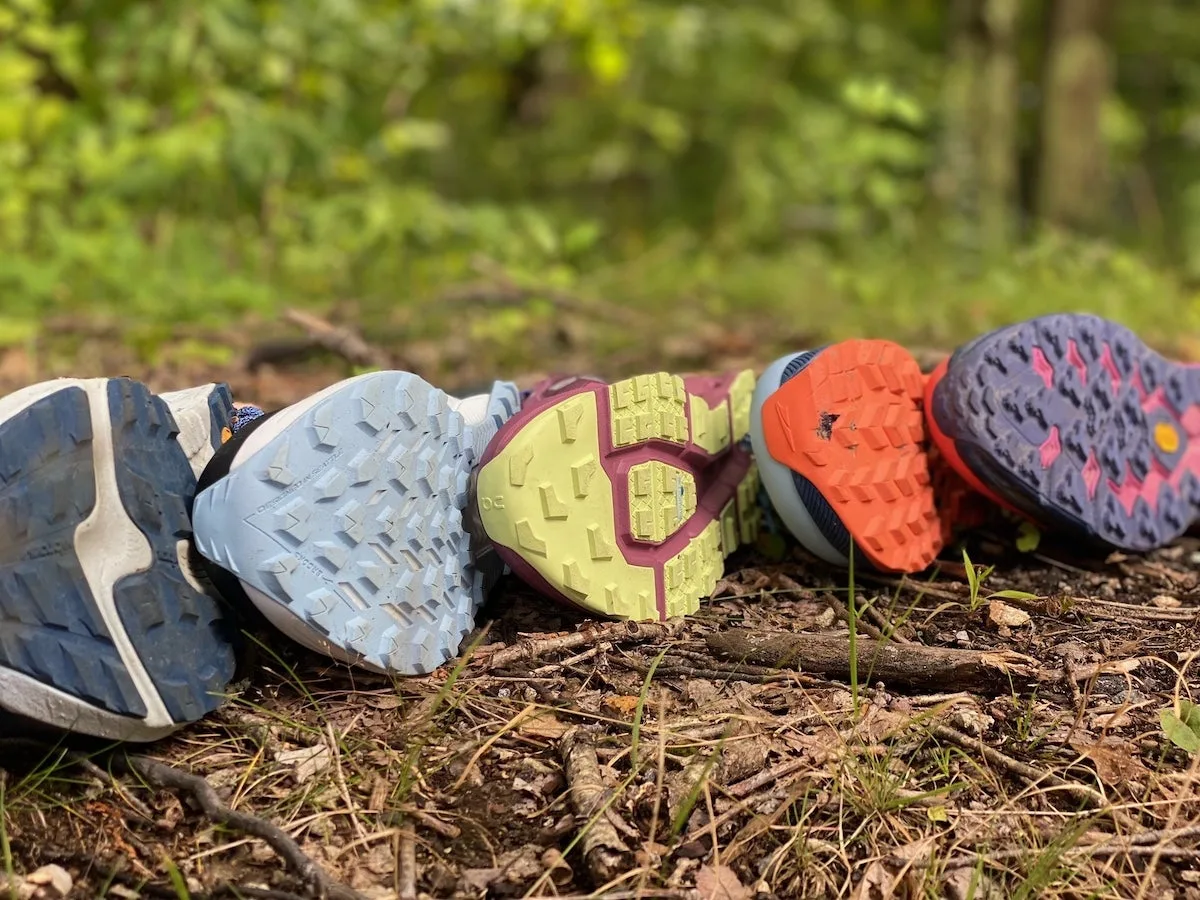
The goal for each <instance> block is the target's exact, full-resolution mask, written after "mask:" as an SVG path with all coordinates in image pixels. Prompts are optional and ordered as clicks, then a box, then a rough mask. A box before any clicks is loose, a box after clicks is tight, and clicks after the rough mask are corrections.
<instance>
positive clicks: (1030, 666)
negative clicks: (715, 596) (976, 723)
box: [707, 629, 1039, 691]
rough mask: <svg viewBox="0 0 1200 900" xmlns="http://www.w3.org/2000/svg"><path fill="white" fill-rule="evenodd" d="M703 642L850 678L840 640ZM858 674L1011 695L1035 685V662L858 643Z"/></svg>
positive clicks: (737, 655)
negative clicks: (1012, 691)
mask: <svg viewBox="0 0 1200 900" xmlns="http://www.w3.org/2000/svg"><path fill="white" fill-rule="evenodd" d="M707 641H708V647H709V649H710V650H712V651H713V652H714V653H716V654H718V655H720V656H724V657H726V658H729V659H736V660H739V661H741V660H747V661H749V662H752V663H757V664H760V665H765V666H774V667H776V668H787V669H798V670H800V671H801V672H810V673H816V674H820V675H825V676H827V677H831V678H838V679H841V680H845V679H847V678H849V676H850V641H849V639H848V638H846V637H843V636H841V635H834V634H791V633H790V632H785V631H774V632H771V631H767V632H761V631H750V630H749V629H735V630H731V631H722V632H718V633H716V634H710V635H708V637H707ZM858 672H859V674H860V675H862V676H863V680H864V681H870V682H876V681H882V682H884V683H886V684H889V685H894V686H904V687H909V688H915V689H918V690H937V689H943V688H947V687H952V688H955V689H957V690H977V691H984V690H986V691H1009V690H1011V689H1012V688H1013V687H1019V686H1020V687H1028V686H1031V685H1032V684H1036V683H1037V681H1038V680H1039V679H1038V668H1037V662H1036V661H1035V660H1033V659H1031V658H1030V657H1028V656H1024V655H1022V654H1020V653H1013V652H1011V651H1009V650H958V649H954V648H948V647H926V646H924V645H922V644H903V645H900V644H890V643H884V642H881V641H869V640H861V639H860V640H859V642H858Z"/></svg>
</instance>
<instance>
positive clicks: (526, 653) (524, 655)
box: [478, 620, 683, 669]
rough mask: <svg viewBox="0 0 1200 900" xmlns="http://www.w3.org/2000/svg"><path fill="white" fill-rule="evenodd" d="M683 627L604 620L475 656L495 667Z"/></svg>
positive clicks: (661, 635)
mask: <svg viewBox="0 0 1200 900" xmlns="http://www.w3.org/2000/svg"><path fill="white" fill-rule="evenodd" d="M682 627H683V622H682V621H680V620H673V621H671V622H606V623H604V624H602V625H592V624H588V625H585V626H584V627H583V628H582V629H580V630H579V631H575V632H572V633H571V634H555V635H550V636H534V637H530V638H525V639H524V640H522V641H518V642H517V643H516V644H513V645H512V646H511V647H506V648H504V649H503V650H497V651H496V652H495V653H493V654H491V655H490V656H480V657H478V659H479V662H480V664H482V665H484V666H486V667H487V668H489V669H498V668H501V667H503V666H508V665H512V664H513V663H515V662H521V661H523V660H527V659H541V658H542V657H544V656H548V655H549V654H551V653H556V652H558V651H559V650H578V649H580V648H582V647H590V646H592V645H595V644H600V643H603V642H605V641H608V642H611V643H613V644H632V643H639V642H642V641H660V640H665V639H667V638H669V637H671V636H672V635H673V634H675V633H677V632H678V631H679V630H680V628H682Z"/></svg>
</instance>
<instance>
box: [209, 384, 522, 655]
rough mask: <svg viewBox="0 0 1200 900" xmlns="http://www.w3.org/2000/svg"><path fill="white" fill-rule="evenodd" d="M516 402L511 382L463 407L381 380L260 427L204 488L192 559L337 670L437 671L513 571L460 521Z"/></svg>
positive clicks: (217, 460)
mask: <svg viewBox="0 0 1200 900" xmlns="http://www.w3.org/2000/svg"><path fill="white" fill-rule="evenodd" d="M519 404H520V396H519V394H518V392H517V389H516V387H515V386H514V385H512V384H508V383H506V382H497V383H496V384H495V385H494V387H493V388H492V391H491V394H490V395H482V396H476V397H469V398H467V399H465V400H458V399H455V398H453V397H449V396H447V395H446V394H444V393H443V392H442V391H439V390H437V389H435V388H433V387H431V386H430V385H429V384H427V383H426V382H424V381H422V380H421V379H420V378H419V377H417V376H416V375H412V374H410V373H407V372H372V373H369V374H366V375H360V376H358V377H356V378H350V379H348V380H346V381H342V382H339V383H338V384H335V385H332V386H331V387H329V388H327V389H325V390H323V391H321V392H320V393H318V394H315V395H313V396H311V397H309V398H307V399H306V400H302V401H300V402H299V403H296V404H294V405H292V406H289V407H287V408H286V409H283V410H280V411H278V412H275V413H271V414H268V415H265V416H262V417H261V418H258V419H256V420H255V421H252V422H250V423H249V424H248V425H247V426H246V427H245V428H243V429H241V430H240V431H238V432H237V434H235V435H234V437H233V438H232V439H231V440H229V441H227V442H226V443H225V444H224V445H223V446H222V447H221V449H220V451H218V453H217V454H216V456H214V457H213V460H212V462H211V463H210V464H209V466H208V468H207V469H206V470H205V472H204V474H203V476H202V477H201V479H200V487H199V491H198V496H197V498H196V507H195V512H194V515H193V521H194V525H195V531H196V545H197V547H199V549H200V552H201V553H202V554H203V555H204V556H205V557H206V558H207V559H208V560H210V561H212V563H214V564H215V565H216V566H217V567H219V569H217V570H215V571H213V580H214V581H215V582H216V583H217V584H218V587H220V588H221V590H222V593H226V594H233V595H235V596H236V595H237V594H239V593H241V592H243V591H244V593H245V594H246V595H247V596H248V597H249V599H250V600H252V601H253V602H254V604H255V605H256V606H257V607H258V608H259V609H260V610H261V611H262V612H263V614H264V615H265V616H266V617H267V619H269V620H270V621H271V622H272V623H273V624H274V625H275V626H276V627H277V628H279V629H280V630H281V631H283V632H284V633H285V634H286V635H288V636H289V637H291V638H292V639H293V640H295V641H297V642H299V643H301V644H303V645H305V646H307V647H309V648H311V649H314V650H317V651H319V652H323V653H326V654H328V655H329V656H331V657H333V658H334V659H336V660H338V661H340V662H345V663H349V664H355V665H360V666H363V667H365V668H367V669H370V670H373V671H377V672H386V673H391V674H398V675H414V674H423V673H427V672H430V671H432V670H433V669H435V668H437V667H438V666H440V665H442V664H443V663H445V662H446V661H447V660H449V659H451V658H453V657H454V655H455V654H456V653H457V652H458V648H459V644H460V643H461V641H462V639H463V637H465V636H466V635H467V634H468V633H469V632H470V631H471V630H472V629H473V628H474V627H475V612H476V610H477V609H478V608H479V605H480V604H481V603H482V601H483V598H484V593H485V591H486V589H487V588H488V587H490V586H491V583H492V582H494V581H495V580H496V578H498V577H499V574H500V570H501V569H502V566H501V565H500V563H499V561H498V560H496V559H495V556H494V554H488V553H486V550H487V549H488V548H487V547H486V546H483V545H481V544H480V543H478V542H473V541H472V540H471V539H470V537H469V535H468V534H467V533H466V531H465V530H464V527H463V509H464V507H465V506H466V503H467V489H468V483H469V479H470V475H471V470H472V468H473V467H474V465H475V462H476V460H477V459H478V458H479V455H480V454H481V453H482V452H483V448H484V447H485V446H486V445H487V442H488V440H489V439H490V438H491V436H492V435H494V434H495V433H496V429H497V428H499V427H500V425H501V424H503V422H504V421H506V420H507V419H508V417H509V416H511V415H512V414H513V413H514V412H515V411H516V409H517V408H518V406H519ZM221 570H225V572H222V571H221ZM226 572H227V573H231V574H232V575H233V576H236V578H229V576H228V575H227V574H225V573H226ZM223 575H224V580H222V576H223ZM230 582H232V584H230Z"/></svg>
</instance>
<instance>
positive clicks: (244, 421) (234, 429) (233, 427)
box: [221, 405, 264, 444]
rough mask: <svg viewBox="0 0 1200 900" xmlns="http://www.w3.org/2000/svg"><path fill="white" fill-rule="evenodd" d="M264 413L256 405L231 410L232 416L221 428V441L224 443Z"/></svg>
mask: <svg viewBox="0 0 1200 900" xmlns="http://www.w3.org/2000/svg"><path fill="white" fill-rule="evenodd" d="M263 415H264V413H263V411H262V410H261V409H259V408H258V407H257V406H249V405H247V406H242V407H240V408H238V409H235V410H234V411H233V416H232V417H230V419H229V424H228V425H227V426H226V427H225V428H223V429H221V443H222V444H223V443H225V442H226V441H227V440H229V439H230V438H231V437H233V436H234V435H235V434H237V433H238V432H239V431H241V430H242V429H243V428H245V427H246V426H247V425H249V424H250V423H251V422H253V421H254V420H255V419H258V418H261V417H262V416H263Z"/></svg>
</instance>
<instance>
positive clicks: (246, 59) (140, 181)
mask: <svg viewBox="0 0 1200 900" xmlns="http://www.w3.org/2000/svg"><path fill="white" fill-rule="evenodd" d="M1198 142H1200V7H1197V6H1196V4H1194V3H1191V2H1190V0H1143V2H1139V3H1127V4H1119V5H1118V4H1116V3H1115V2H1112V0H1107V2H1105V0H1056V2H1047V3H1044V4H1031V3H1020V2H1018V0H955V2H945V0H910V2H906V3H896V2H886V0H855V2H844V0H739V2H736V3H732V2H727V0H694V2H689V3H680V2H672V0H409V2H402V3H389V2H385V0H288V2H283V0H205V2H203V3H193V2H183V0H159V2H155V3H144V2H135V0H3V2H0V292H2V293H0V296H2V297H3V300H2V301H0V345H13V344H19V343H21V342H26V341H29V340H32V339H34V338H36V337H37V336H38V335H39V333H40V332H43V331H45V329H46V328H47V327H48V324H47V323H61V322H62V321H63V316H70V317H71V319H70V321H72V322H80V321H88V322H93V321H94V322H101V323H107V325H108V326H109V327H113V328H117V329H119V330H120V331H121V333H122V334H123V335H124V336H125V337H126V338H127V339H128V341H129V342H130V343H131V344H132V345H133V346H135V347H137V348H139V349H140V352H142V353H145V354H150V355H153V354H154V353H155V352H156V348H158V347H160V346H161V345H162V344H163V341H164V340H165V339H166V338H167V337H168V336H170V335H172V334H176V335H177V334H179V333H180V331H181V329H182V330H189V329H190V330H191V331H192V332H193V333H196V332H197V330H199V331H203V330H204V329H218V330H219V329H221V328H228V327H230V323H247V322H250V323H253V322H256V321H267V320H270V319H272V318H274V317H275V316H276V315H277V313H278V311H279V310H280V309H281V308H282V307H284V306H301V307H312V308H315V309H316V310H318V311H328V310H330V309H331V308H336V310H337V312H338V315H339V316H341V317H350V318H352V319H353V320H354V321H355V323H356V324H357V325H358V326H359V327H361V328H362V329H363V330H364V331H365V332H366V334H367V335H368V337H374V338H377V339H379V340H383V341H388V342H394V341H396V340H399V339H400V338H404V339H409V338H412V337H413V336H415V335H420V336H421V337H423V338H425V339H437V338H438V337H439V336H443V335H447V334H451V333H454V332H458V331H461V330H462V329H464V328H465V329H468V330H469V331H470V337H471V339H472V340H474V341H482V342H486V343H488V344H489V345H495V346H500V347H510V348H512V353H513V354H515V355H518V356H519V354H520V352H521V351H520V348H521V347H522V346H523V343H522V342H523V340H524V338H525V335H526V332H528V331H529V330H530V329H534V328H536V327H538V323H539V322H543V323H544V322H545V321H546V320H547V319H551V318H553V317H555V316H559V315H560V314H561V310H560V309H559V308H558V307H556V305H555V304H554V303H553V302H548V301H547V300H546V298H547V297H548V296H550V295H551V294H553V293H554V292H556V291H558V292H569V293H570V294H571V295H573V296H576V295H577V296H581V297H586V298H589V299H590V300H591V301H593V302H595V303H598V304H602V305H605V306H617V305H624V306H628V307H630V308H634V309H638V310H640V311H643V312H645V311H654V310H678V309H681V308H682V309H687V310H688V311H689V315H690V316H692V317H694V319H695V320H696V321H701V320H705V321H710V322H723V321H735V320H745V319H747V318H748V317H750V316H753V317H755V318H756V320H757V321H762V322H767V323H772V322H778V323H783V324H785V325H786V329H787V333H788V334H789V335H796V334H803V335H811V336H812V337H813V338H814V339H823V338H829V337H839V336H846V335H849V334H870V335H878V336H889V337H894V338H898V339H900V340H907V341H910V342H919V343H922V344H940V345H946V344H949V343H951V342H953V341H955V340H959V339H962V338H964V337H965V336H969V335H970V334H972V333H974V332H976V331H977V330H979V329H980V328H983V327H986V326H989V325H993V324H996V323H999V322H1004V321H1010V320H1014V319H1017V318H1020V317H1023V316H1026V315H1029V314H1034V313H1037V312H1042V311H1047V310H1052V309H1089V310H1094V311H1097V312H1100V313H1103V314H1107V315H1110V316H1114V317H1117V318H1119V319H1122V320H1124V321H1126V322H1128V323H1130V324H1131V325H1134V326H1136V327H1138V328H1139V329H1141V330H1142V331H1143V333H1145V334H1146V335H1147V336H1148V337H1149V338H1150V339H1151V340H1154V341H1156V342H1159V343H1160V344H1163V345H1164V346H1166V347H1168V348H1169V349H1174V350H1177V351H1179V352H1182V353H1187V354H1188V355H1192V354H1193V353H1194V352H1195V348H1192V347H1190V346H1189V341H1188V337H1187V336H1188V334H1189V332H1194V330H1195V326H1196V324H1197V320H1198V316H1200V303H1198V302H1197V287H1198V286H1200V154H1198V153H1197V152H1196V151H1197V146H1196V145H1197V143H1198ZM496 273H502V280H503V282H504V283H506V284H510V285H511V284H516V285H521V286H524V288H526V290H524V291H523V292H521V295H520V298H519V300H518V302H513V303H502V304H493V303H479V304H478V307H479V311H478V314H476V315H472V316H469V317H464V316H463V315H462V313H461V307H459V306H455V307H451V306H449V305H448V304H446V303H445V302H444V301H445V297H446V291H447V290H448V289H450V288H452V287H453V286H455V285H461V284H462V283H464V282H470V281H478V280H479V279H480V278H481V277H482V278H483V279H484V281H487V279H488V278H489V277H491V278H495V277H499V276H496ZM644 337H645V336H644V335H634V336H631V337H629V339H631V340H644Z"/></svg>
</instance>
